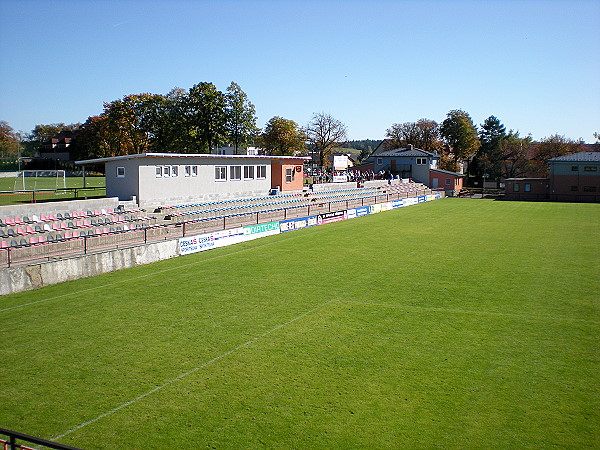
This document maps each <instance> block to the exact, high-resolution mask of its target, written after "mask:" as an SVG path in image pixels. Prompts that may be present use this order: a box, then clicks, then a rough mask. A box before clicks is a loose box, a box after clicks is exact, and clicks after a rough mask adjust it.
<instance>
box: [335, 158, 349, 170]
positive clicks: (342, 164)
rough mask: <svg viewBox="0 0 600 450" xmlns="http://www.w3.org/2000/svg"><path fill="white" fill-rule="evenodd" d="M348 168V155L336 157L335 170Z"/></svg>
mask: <svg viewBox="0 0 600 450" xmlns="http://www.w3.org/2000/svg"><path fill="white" fill-rule="evenodd" d="M347 168H348V155H334V157H333V169H334V170H346V169H347Z"/></svg>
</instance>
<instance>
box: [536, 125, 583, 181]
mask: <svg viewBox="0 0 600 450" xmlns="http://www.w3.org/2000/svg"><path fill="white" fill-rule="evenodd" d="M582 144H583V142H581V141H574V140H573V139H569V138H566V137H564V136H561V135H559V134H553V135H552V136H550V137H546V138H543V139H542V140H541V141H540V143H539V144H537V146H536V149H535V156H534V158H533V159H534V166H535V172H536V174H537V175H539V176H547V175H548V171H549V170H550V169H549V167H548V160H549V159H551V158H557V157H559V156H564V155H569V154H571V153H576V152H578V151H581V148H582V147H581V145H582Z"/></svg>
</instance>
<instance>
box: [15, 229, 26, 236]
mask: <svg viewBox="0 0 600 450" xmlns="http://www.w3.org/2000/svg"><path fill="white" fill-rule="evenodd" d="M17 234H18V235H19V236H25V235H26V234H27V233H25V230H23V228H22V227H18V228H17Z"/></svg>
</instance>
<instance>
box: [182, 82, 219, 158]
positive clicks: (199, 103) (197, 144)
mask: <svg viewBox="0 0 600 450" xmlns="http://www.w3.org/2000/svg"><path fill="white" fill-rule="evenodd" d="M185 100H186V105H185V114H186V121H187V125H188V130H189V133H190V138H191V143H192V145H191V148H189V149H188V150H191V151H192V152H193V153H210V152H211V150H212V149H213V148H216V147H217V146H218V145H219V144H222V143H224V142H225V140H226V131H227V115H226V113H225V95H224V94H223V93H222V92H221V91H219V90H217V88H216V87H215V85H214V84H212V83H208V82H202V83H198V84H196V85H194V86H192V87H191V88H190V90H189V92H188V96H187V98H186V99H185Z"/></svg>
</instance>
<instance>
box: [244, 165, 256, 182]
mask: <svg viewBox="0 0 600 450" xmlns="http://www.w3.org/2000/svg"><path fill="white" fill-rule="evenodd" d="M253 179H254V166H244V180H253Z"/></svg>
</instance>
